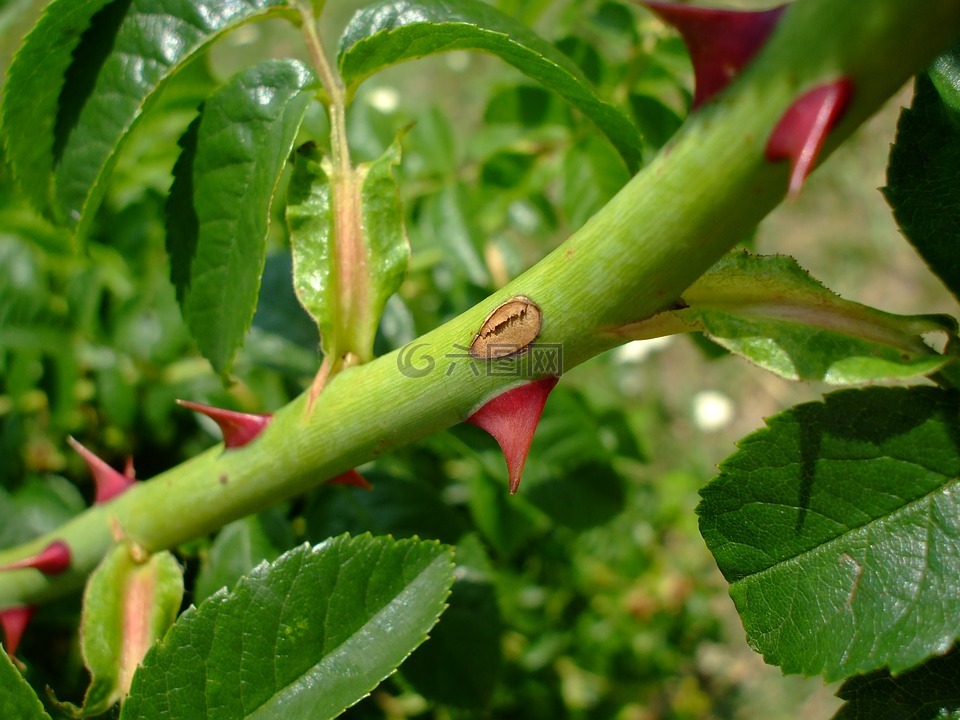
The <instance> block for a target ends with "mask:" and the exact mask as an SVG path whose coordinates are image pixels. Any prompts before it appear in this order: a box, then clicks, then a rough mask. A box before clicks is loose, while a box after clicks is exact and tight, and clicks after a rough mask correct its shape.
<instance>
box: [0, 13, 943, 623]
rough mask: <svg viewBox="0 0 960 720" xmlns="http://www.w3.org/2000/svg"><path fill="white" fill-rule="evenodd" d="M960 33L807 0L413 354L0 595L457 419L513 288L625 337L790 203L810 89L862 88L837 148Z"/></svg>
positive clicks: (296, 485)
mask: <svg viewBox="0 0 960 720" xmlns="http://www.w3.org/2000/svg"><path fill="white" fill-rule="evenodd" d="M958 34H960V3H958V2H956V0H928V2H926V3H924V4H923V7H922V8H919V9H918V7H917V6H916V4H915V3H906V2H903V0H874V1H873V2H871V3H869V4H868V5H864V6H863V7H861V8H859V11H858V12H851V11H850V8H849V5H848V3H841V2H836V1H835V0H798V1H797V2H796V3H794V4H793V5H792V6H791V7H790V9H789V11H788V12H787V13H786V14H785V15H784V17H783V20H782V21H781V25H780V27H779V28H778V30H777V32H776V33H775V34H774V35H773V37H772V38H771V40H770V42H769V44H768V45H767V47H766V48H765V49H764V50H763V51H762V52H761V54H760V55H759V56H758V57H757V59H756V61H755V62H754V63H753V64H752V65H751V66H750V67H749V68H748V69H747V71H746V72H745V73H744V75H743V76H742V77H741V78H740V80H738V81H737V82H736V83H734V84H733V85H732V86H731V87H730V88H729V90H728V91H727V92H726V93H724V94H723V95H722V96H721V97H720V98H718V100H717V101H716V102H714V103H711V104H708V105H707V106H705V107H704V108H702V109H701V110H700V111H699V112H698V113H697V114H696V115H694V116H693V117H691V118H690V119H689V120H688V122H687V123H686V125H685V126H684V127H683V128H682V129H681V131H680V132H679V133H678V134H677V136H676V138H674V140H673V141H672V142H671V143H670V144H669V145H668V147H667V148H666V149H665V150H664V151H663V152H662V153H661V154H660V155H659V156H657V157H656V158H655V159H654V160H653V162H652V163H651V164H650V165H649V166H647V167H646V168H645V169H644V170H643V171H642V172H641V173H639V174H638V175H637V176H636V177H635V178H633V179H632V180H631V181H630V182H629V183H628V184H627V185H626V186H625V187H624V188H623V190H622V191H621V192H620V193H619V194H618V195H617V196H616V197H615V198H614V199H613V200H611V202H610V203H609V204H608V205H607V206H606V207H605V208H604V209H603V210H602V211H601V212H599V213H598V214H597V215H595V216H594V217H593V218H592V219H591V220H590V221H589V222H588V223H587V224H586V225H585V226H584V227H583V228H582V229H580V230H579V231H578V232H577V233H576V234H575V235H573V236H572V237H571V238H570V239H569V240H568V241H567V242H566V243H564V244H563V245H562V246H561V247H560V248H558V249H557V250H556V251H555V252H553V253H551V254H550V255H549V256H548V257H546V258H544V259H543V260H542V261H541V262H540V263H538V264H537V265H536V266H535V267H533V268H532V269H530V270H529V271H528V272H526V273H524V274H523V275H522V276H520V277H519V278H517V279H516V280H515V281H513V282H512V283H510V284H509V285H508V286H507V287H505V288H503V289H502V290H501V291H499V292H497V293H495V294H494V295H492V296H491V297H489V298H488V299H487V300H485V301H484V302H482V303H480V304H479V305H477V306H476V307H474V308H472V309H470V310H468V311H467V312H465V313H464V314H463V315H461V316H460V317H458V318H456V319H454V320H452V321H450V322H448V323H447V324H445V325H443V326H441V327H439V328H437V329H436V330H434V331H432V332H430V333H428V334H426V335H425V336H423V337H422V338H420V339H418V340H417V341H415V342H414V343H411V345H409V346H407V347H406V348H403V349H401V350H400V351H397V352H393V353H391V354H389V355H386V356H384V357H381V358H379V359H377V360H375V361H373V362H369V363H366V364H363V365H360V366H357V367H353V368H349V369H346V370H344V371H343V372H341V373H340V374H338V375H337V376H336V377H334V378H332V379H331V380H330V381H329V382H328V383H327V386H326V388H325V389H324V391H323V393H322V394H321V395H320V396H319V398H318V399H317V402H316V406H315V408H314V412H313V413H312V414H310V415H309V416H308V415H306V414H305V413H304V406H305V404H306V398H305V396H301V397H300V398H298V399H296V400H294V401H293V402H292V403H290V404H289V405H288V406H286V407H285V408H283V409H281V410H280V411H279V412H278V413H277V414H276V417H275V419H274V421H273V423H272V424H271V425H270V426H269V427H268V428H267V430H266V431H265V432H264V433H263V434H262V435H261V436H260V437H259V438H258V439H257V440H256V441H254V442H252V443H250V444H249V445H248V446H246V447H244V448H242V449H237V450H229V451H225V450H223V448H222V447H215V448H213V449H211V450H208V451H207V452H204V453H202V454H201V455H200V456H198V457H196V458H194V459H193V460H191V461H189V462H186V463H183V464H182V465H180V466H178V467H175V468H173V469H171V470H169V471H167V472H165V473H163V474H161V475H159V476H158V477H156V478H153V479H152V480H150V481H148V482H144V483H142V484H140V485H138V486H136V487H135V488H133V489H131V490H129V491H128V492H126V493H125V494H123V495H121V496H119V497H118V498H117V499H116V500H114V501H112V502H111V503H109V504H107V505H102V506H98V507H95V508H92V509H90V510H89V511H87V512H85V513H83V514H82V515H80V516H78V517H77V518H75V519H74V520H72V521H71V522H69V523H68V524H67V525H65V526H63V527H62V528H60V529H59V530H57V531H55V532H54V533H51V534H49V535H47V536H45V537H42V538H38V539H36V540H34V541H33V542H30V543H27V544H25V545H23V546H20V547H17V548H13V549H10V550H7V551H4V552H0V564H5V563H7V562H10V561H13V560H15V559H18V558H21V557H24V556H27V555H30V554H32V553H34V552H35V551H37V550H38V549H40V548H42V547H43V546H45V545H46V544H47V543H49V542H50V541H51V540H52V539H57V538H59V539H63V540H66V541H67V542H68V543H69V545H70V547H71V549H72V551H73V565H72V567H71V569H70V570H69V571H68V572H67V573H64V574H62V575H57V576H49V577H48V576H44V575H42V574H41V573H39V572H36V571H33V570H20V571H11V572H5V573H0V607H6V606H11V605H20V604H24V603H35V602H39V601H42V600H45V599H49V598H52V597H55V596H58V595H61V594H63V593H65V592H67V591H69V590H71V589H74V588H76V587H77V586H79V585H80V584H81V583H82V582H83V580H84V578H85V577H86V575H87V573H88V572H89V571H90V570H91V569H92V568H93V567H94V566H95V564H96V563H97V562H98V561H99V560H100V558H101V557H102V556H103V554H104V552H105V550H106V548H107V547H108V546H109V545H110V543H111V542H112V539H111V532H110V528H111V527H112V526H115V527H117V528H119V529H120V530H121V531H122V532H123V533H124V534H126V535H127V536H128V537H129V538H130V539H131V540H133V541H135V542H137V543H138V544H140V545H141V546H143V547H144V548H146V549H148V550H159V549H162V548H167V547H172V546H176V545H178V544H180V543H182V542H184V541H186V540H188V539H190V538H194V537H198V536H201V535H204V534H206V533H208V532H211V531H213V530H215V529H217V528H219V527H220V526H222V525H223V524H225V523H227V522H229V521H230V520H233V519H235V518H237V517H241V516H243V515H246V514H249V513H251V512H255V511H257V510H259V509H261V508H262V507H263V506H264V505H265V504H268V503H272V502H276V501H279V500H281V499H283V498H286V497H290V496H291V495H294V494H297V493H301V492H303V491H304V490H306V489H308V488H310V487H314V486H316V485H317V484H318V483H320V482H322V481H323V480H324V479H326V478H329V477H332V476H334V475H337V474H339V473H341V472H343V471H345V470H347V469H349V468H351V467H354V466H356V465H358V464H360V463H362V462H365V461H368V460H370V459H373V458H376V457H378V456H380V455H381V454H383V453H386V452H390V451H391V450H393V449H395V448H397V447H400V446H402V445H406V444H409V443H411V442H414V441H416V440H419V439H421V438H423V437H426V436H428V435H430V434H432V433H435V432H437V431H439V430H441V429H443V428H446V427H449V426H450V425H453V424H455V423H457V422H460V421H462V420H463V419H464V418H466V417H467V416H468V415H469V414H470V413H471V412H472V410H473V409H475V408H476V407H477V406H478V405H479V404H480V403H482V402H483V401H484V400H486V399H488V398H489V397H490V396H491V395H493V394H496V393H497V392H500V391H502V390H504V389H505V388H506V387H507V386H508V385H509V384H511V383H515V382H516V380H515V379H514V380H511V379H508V378H503V377H496V376H493V375H492V374H489V373H484V372H482V371H481V372H480V373H478V374H475V372H474V371H475V370H476V369H478V368H476V367H473V368H472V367H470V366H469V364H470V363H472V362H473V361H471V360H462V359H458V360H456V361H455V363H454V364H452V365H451V361H450V360H449V359H448V356H449V355H450V354H451V353H456V352H457V350H456V348H457V347H458V346H459V347H463V346H467V345H469V344H470V340H471V339H472V337H473V336H474V334H475V333H476V332H477V329H478V328H479V327H480V325H481V323H482V322H483V320H484V318H485V317H486V316H487V315H488V314H489V312H490V311H491V310H492V309H493V308H495V307H496V306H497V305H499V304H500V303H502V302H503V301H504V300H506V299H508V298H510V297H512V296H515V295H526V296H528V297H531V298H532V299H533V300H534V301H536V302H537V304H538V305H539V306H540V308H541V310H542V312H543V327H542V331H541V334H540V338H539V341H541V342H544V343H558V344H561V345H562V348H563V365H564V367H565V368H570V367H573V366H575V365H577V364H579V363H582V362H584V361H585V360H587V359H589V358H591V357H593V356H594V355H596V354H598V353H599V352H601V351H603V350H605V349H608V348H609V347H611V346H613V345H614V344H616V343H617V340H616V339H614V338H612V337H611V336H610V330H611V329H612V328H616V327H621V326H623V325H626V324H628V323H631V322H639V321H641V320H643V319H645V318H648V317H650V316H651V315H653V314H655V313H656V312H658V311H660V310H663V309H664V308H667V307H669V306H671V304H672V303H673V302H674V301H675V300H676V298H677V297H679V296H680V294H681V293H682V292H683V291H684V290H685V289H686V288H687V287H688V286H689V285H690V284H691V283H692V282H693V281H694V280H695V279H696V278H697V277H698V276H699V275H700V274H702V273H703V272H704V271H705V270H707V269H708V268H709V267H710V266H711V265H712V264H713V263H714V262H716V260H717V259H718V258H719V257H720V256H721V255H722V254H723V253H725V252H726V251H727V250H729V249H730V248H731V247H732V246H733V245H734V244H735V243H736V242H737V241H739V240H740V239H741V238H743V237H744V236H745V235H746V234H747V232H748V231H749V230H750V229H751V228H753V227H754V226H755V225H756V224H757V222H759V220H760V219H761V218H762V217H763V216H764V215H766V214H767V213H768V212H769V211H770V210H771V209H772V208H774V207H775V206H776V205H777V204H778V203H779V202H780V200H781V199H782V198H783V196H784V193H785V191H786V188H787V182H788V174H789V169H788V167H787V165H786V164H784V163H781V164H775V165H771V164H770V163H768V162H767V161H766V160H764V157H763V148H764V144H765V142H766V138H767V137H769V134H770V132H771V130H772V128H773V127H774V126H775V125H776V123H777V121H778V120H779V118H780V116H781V115H782V114H783V112H784V111H785V110H786V108H787V107H789V105H790V104H791V103H792V102H793V100H794V99H795V98H796V97H797V96H798V95H799V94H800V93H802V92H803V91H805V90H807V89H809V88H811V87H813V86H815V85H817V84H821V83H824V82H829V81H832V80H835V79H836V78H837V77H840V76H845V77H848V78H849V79H850V80H851V81H852V82H853V85H854V88H855V91H854V96H853V100H852V103H851V105H850V107H849V108H848V110H847V112H846V115H845V116H844V120H843V122H842V123H841V124H840V125H839V126H838V127H837V128H836V129H835V130H834V131H833V133H832V134H831V136H830V138H829V140H828V143H827V147H826V148H824V152H825V153H826V152H829V151H831V150H833V149H834V148H835V147H836V146H837V145H838V144H839V143H840V142H842V141H843V140H844V139H845V138H847V137H849V135H850V134H851V133H852V132H853V131H854V130H855V129H856V127H857V126H859V125H860V124H861V123H862V122H863V121H864V120H865V119H866V118H867V117H868V116H869V115H870V114H871V113H873V112H874V111H875V110H876V109H877V108H878V107H880V105H881V104H882V103H883V102H884V101H885V100H886V99H887V98H889V97H890V96H891V95H892V94H893V93H894V92H896V91H897V90H898V88H899V87H900V86H901V85H902V84H903V83H904V82H905V81H906V80H907V79H908V78H909V77H910V75H911V74H912V73H913V72H915V71H916V70H918V69H919V68H921V67H923V66H924V65H925V64H926V63H928V62H929V61H930V60H931V59H932V57H933V56H934V55H935V54H936V53H937V52H938V51H939V50H941V49H943V48H946V47H948V46H949V45H950V44H951V43H952V42H953V41H954V40H955V38H956V37H957V35H958ZM317 47H319V46H317ZM427 356H429V359H428V358H427ZM482 367H483V366H482V364H481V365H480V366H479V369H481V370H482ZM417 370H421V371H422V372H415V371H417Z"/></svg>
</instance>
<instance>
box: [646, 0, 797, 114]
mask: <svg viewBox="0 0 960 720" xmlns="http://www.w3.org/2000/svg"><path fill="white" fill-rule="evenodd" d="M642 4H643V5H646V6H647V7H648V8H650V10H652V11H653V12H655V13H656V14H657V15H659V16H660V17H661V18H663V20H665V21H666V22H668V23H670V24H671V25H673V26H674V27H675V28H676V29H677V31H678V32H679V33H680V35H681V36H682V37H683V42H684V43H685V44H686V46H687V50H688V51H689V52H690V59H691V60H692V61H693V76H694V80H695V86H694V95H693V108H692V109H694V110H696V109H697V108H698V107H700V106H701V105H702V104H703V103H705V102H706V101H707V100H709V99H710V98H711V97H713V96H714V95H716V94H717V93H718V92H720V91H721V90H723V89H724V88H725V87H726V86H727V85H729V84H730V82H731V81H732V80H733V79H734V78H735V77H736V76H737V75H738V74H739V73H740V71H741V70H742V69H743V68H744V67H745V66H746V65H747V63H749V62H750V61H751V60H752V59H753V57H754V55H756V54H757V52H758V51H759V50H760V48H761V47H763V44H764V43H765V42H766V40H767V38H768V37H769V36H770V33H771V32H773V29H774V28H775V27H776V25H777V21H779V20H780V16H781V15H782V14H783V11H784V10H786V8H787V6H786V5H781V6H780V7H775V8H771V9H769V10H761V11H743V10H719V9H717V8H702V7H693V6H691V5H679V4H676V3H670V2H654V1H653V0H642Z"/></svg>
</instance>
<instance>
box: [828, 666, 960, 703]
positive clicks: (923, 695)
mask: <svg viewBox="0 0 960 720" xmlns="http://www.w3.org/2000/svg"><path fill="white" fill-rule="evenodd" d="M837 697H840V698H842V699H844V700H846V701H847V703H846V705H844V706H843V707H842V708H841V709H840V712H838V713H837V714H836V715H834V716H833V720H944V719H945V718H957V717H960V654H957V653H956V652H951V653H950V654H949V655H947V656H946V657H939V658H934V659H932V660H929V661H927V662H925V663H924V664H923V665H921V666H920V667H918V668H916V669H914V670H911V671H909V672H905V673H903V674H902V675H897V676H896V677H892V676H891V675H890V673H888V672H886V671H880V672H876V673H872V674H870V675H864V676H860V677H854V678H850V679H849V680H847V681H846V682H845V683H843V685H842V686H841V687H840V690H838V691H837Z"/></svg>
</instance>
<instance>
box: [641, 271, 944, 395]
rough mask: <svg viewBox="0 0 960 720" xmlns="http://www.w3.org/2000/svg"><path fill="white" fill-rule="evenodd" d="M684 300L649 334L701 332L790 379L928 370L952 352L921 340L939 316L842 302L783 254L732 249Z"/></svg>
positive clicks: (862, 378)
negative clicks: (945, 352) (940, 351)
mask: <svg viewBox="0 0 960 720" xmlns="http://www.w3.org/2000/svg"><path fill="white" fill-rule="evenodd" d="M683 300H684V302H685V303H686V304H687V305H688V306H689V307H686V308H684V309H681V310H673V311H669V312H666V313H661V314H660V315H657V316H655V317H654V318H653V319H652V320H650V321H648V322H647V323H640V324H639V325H638V327H640V328H644V327H645V330H644V332H643V333H642V334H645V335H647V336H650V335H656V334H661V335H662V334H667V333H669V332H683V331H689V330H699V331H701V332H703V333H704V334H705V335H706V336H707V337H709V338H710V339H711V340H713V341H714V342H716V343H718V344H719V345H722V346H723V347H725V348H727V349H728V350H729V351H731V352H733V353H736V354H737V355H740V356H742V357H745V358H746V359H748V360H750V361H752V362H754V363H756V364H757V365H759V366H760V367H762V368H764V369H766V370H769V371H771V372H773V373H776V374H777V375H780V376H781V377H785V378H788V379H790V380H813V381H820V382H826V383H832V384H846V383H860V382H867V381H870V380H879V379H883V378H905V377H914V376H917V375H926V374H929V373H932V372H935V371H936V370H938V369H940V368H941V367H943V366H944V365H945V364H947V363H948V362H951V358H950V357H947V356H944V355H940V354H938V353H936V352H935V351H934V350H932V349H931V348H930V346H928V345H927V344H926V343H925V342H924V341H923V339H922V337H921V336H922V335H923V334H926V333H937V334H940V335H946V336H948V337H949V336H952V335H954V334H955V333H956V321H954V320H953V319H952V318H950V317H948V316H945V315H892V314H890V313H885V312H882V311H880V310H875V309H873V308H871V307H867V306H865V305H860V304H858V303H854V302H850V301H848V300H844V299H842V298H841V297H839V296H838V295H835V294H834V293H832V292H830V291H829V290H827V288H825V287H824V286H823V285H821V284H820V283H819V282H817V281H816V280H814V279H813V278H812V277H810V275H809V274H808V273H807V272H806V271H805V270H803V268H801V267H800V266H799V265H797V263H796V261H795V260H793V259H792V258H789V257H783V256H754V255H750V254H748V253H743V252H738V253H731V254H730V255H727V256H726V257H725V258H723V259H722V260H721V261H720V262H719V263H717V264H716V265H715V266H714V267H713V268H711V269H710V270H709V271H708V272H707V273H706V274H704V275H703V276H701V277H700V279H699V280H697V282H696V283H694V284H693V285H692V286H691V287H690V288H689V289H687V290H686V291H685V292H684V293H683Z"/></svg>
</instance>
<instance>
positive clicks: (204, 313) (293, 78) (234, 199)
mask: <svg viewBox="0 0 960 720" xmlns="http://www.w3.org/2000/svg"><path fill="white" fill-rule="evenodd" d="M316 87H317V86H316V83H315V80H314V77H313V74H312V73H311V72H310V71H309V70H307V68H306V67H304V66H303V65H302V64H300V63H299V62H297V61H295V60H270V61H265V62H263V63H260V64H259V65H256V66H254V67H252V68H250V69H249V70H246V71H244V72H242V73H240V74H239V75H236V76H235V77H234V78H233V79H231V80H230V81H229V82H228V83H227V84H226V85H224V86H223V87H221V88H220V89H219V90H217V92H216V93H214V94H213V95H212V96H210V98H209V99H208V100H207V102H206V103H205V104H204V108H203V114H202V116H201V119H200V125H199V127H198V128H197V131H196V147H195V152H194V148H193V145H192V143H193V138H192V133H191V131H188V133H187V135H186V136H185V139H184V141H183V146H184V157H182V158H181V160H180V162H178V166H177V171H178V172H177V176H176V180H175V182H174V187H173V189H172V190H171V193H170V197H171V202H170V204H168V208H167V213H168V216H169V217H170V218H171V219H170V220H168V223H167V227H168V230H169V231H170V232H176V233H187V234H186V235H185V236H183V237H180V236H176V237H171V238H169V239H168V241H167V246H168V247H169V248H171V249H175V250H176V252H177V253H178V255H177V256H176V257H174V258H173V259H172V262H173V265H174V267H175V268H176V269H175V270H174V277H175V278H176V279H178V280H179V281H180V282H183V280H184V278H185V277H189V280H188V282H187V284H186V285H185V286H182V288H181V289H180V292H181V294H182V297H183V300H182V307H183V314H184V318H185V319H186V321H187V325H188V326H189V327H190V330H191V332H192V333H193V336H194V338H195V339H196V340H197V344H198V345H199V346H200V350H201V352H202V353H203V354H204V356H205V357H207V359H209V360H210V362H211V363H212V364H213V366H214V368H215V369H216V370H217V371H218V372H220V373H221V374H224V375H225V374H227V373H229V371H230V366H231V364H232V363H233V357H234V354H235V353H236V351H237V349H238V348H239V347H240V345H241V343H242V342H243V336H244V335H245V334H246V332H247V330H248V329H249V328H250V323H251V321H252V319H253V314H254V310H255V308H256V302H257V292H258V290H259V287H260V276H261V274H262V272H263V266H264V261H265V258H266V241H267V230H268V226H269V221H270V205H271V203H272V202H273V196H274V192H275V191H276V187H277V183H278V181H279V179H280V174H281V172H282V170H283V167H284V165H285V164H286V161H287V158H288V156H289V154H290V150H291V149H292V147H293V142H294V140H295V139H296V136H297V131H298V130H299V128H300V123H301V121H302V120H303V116H304V113H305V112H306V109H307V106H308V105H309V103H310V101H311V100H312V99H313V96H314V93H315V91H316ZM191 155H193V158H192V162H190V156H191ZM191 182H192V184H193V193H192V195H193V197H192V200H193V202H192V207H191V205H190V204H189V196H188V190H187V189H185V188H184V187H183V186H182V185H183V184H186V185H189V184H190V183H191ZM178 185H180V186H181V187H178ZM191 212H194V213H195V214H196V221H195V222H194V220H193V218H192V217H190V213H191ZM192 231H196V233H197V235H196V239H195V240H193V239H192V238H191V236H190V235H189V233H190V232H192ZM191 250H193V255H192V258H191V257H190V253H191ZM184 264H188V265H189V271H188V272H185V271H184V270H183V267H182V266H183V265H184ZM178 266H179V267H178Z"/></svg>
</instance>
